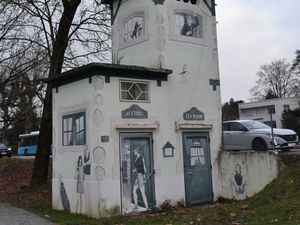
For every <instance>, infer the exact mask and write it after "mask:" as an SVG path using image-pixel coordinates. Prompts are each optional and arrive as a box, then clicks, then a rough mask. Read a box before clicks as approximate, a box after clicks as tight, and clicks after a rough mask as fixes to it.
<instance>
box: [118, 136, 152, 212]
mask: <svg viewBox="0 0 300 225" xmlns="http://www.w3.org/2000/svg"><path fill="white" fill-rule="evenodd" d="M148 146H149V145H148V143H146V141H145V140H131V139H124V140H123V142H122V155H121V158H122V162H121V163H122V210H123V212H124V213H129V212H137V211H146V210H148V209H150V208H152V207H153V193H152V185H153V179H152V178H153V177H152V175H153V174H152V170H151V166H150V161H149V160H150V154H149V153H150V149H149V148H148Z"/></svg>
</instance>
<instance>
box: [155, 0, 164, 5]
mask: <svg viewBox="0 0 300 225" xmlns="http://www.w3.org/2000/svg"><path fill="white" fill-rule="evenodd" d="M164 1H165V0H153V2H154V4H155V5H163V4H164Z"/></svg>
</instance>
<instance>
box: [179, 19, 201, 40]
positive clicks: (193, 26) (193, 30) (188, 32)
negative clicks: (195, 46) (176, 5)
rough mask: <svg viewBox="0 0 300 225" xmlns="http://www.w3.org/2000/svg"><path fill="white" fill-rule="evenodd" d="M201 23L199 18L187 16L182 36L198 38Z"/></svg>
mask: <svg viewBox="0 0 300 225" xmlns="http://www.w3.org/2000/svg"><path fill="white" fill-rule="evenodd" d="M198 27H199V21H198V18H197V16H192V15H187V16H185V17H184V25H183V26H182V28H181V32H180V34H181V35H185V36H191V37H198V36H199V35H198Z"/></svg>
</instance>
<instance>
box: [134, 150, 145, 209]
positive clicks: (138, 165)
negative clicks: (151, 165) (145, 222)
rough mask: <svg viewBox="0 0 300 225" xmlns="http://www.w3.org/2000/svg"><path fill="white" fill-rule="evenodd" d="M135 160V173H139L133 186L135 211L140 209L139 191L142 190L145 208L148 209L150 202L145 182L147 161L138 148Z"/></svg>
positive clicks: (135, 152) (135, 151)
mask: <svg viewBox="0 0 300 225" xmlns="http://www.w3.org/2000/svg"><path fill="white" fill-rule="evenodd" d="M133 153H134V156H135V160H134V170H133V172H136V173H137V176H136V178H135V181H134V184H133V190H132V194H133V199H134V205H135V207H134V209H138V203H137V201H138V197H137V190H138V189H140V192H141V195H142V198H143V202H144V205H145V208H146V209H148V201H147V197H146V193H145V182H146V177H145V174H146V167H145V161H144V157H143V156H142V154H141V152H140V151H139V150H138V149H137V148H136V149H134V150H133Z"/></svg>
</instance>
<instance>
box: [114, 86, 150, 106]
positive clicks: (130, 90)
mask: <svg viewBox="0 0 300 225" xmlns="http://www.w3.org/2000/svg"><path fill="white" fill-rule="evenodd" d="M120 99H121V101H132V102H149V101H150V93H149V83H148V82H133V81H120Z"/></svg>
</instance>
